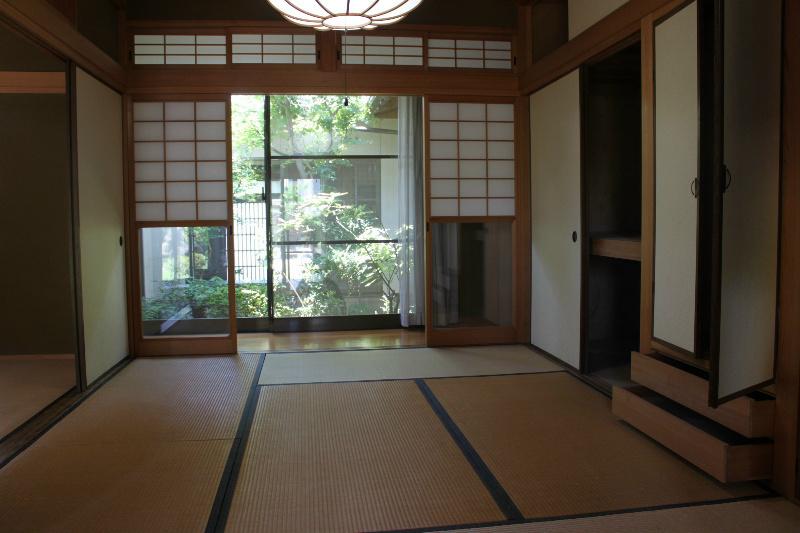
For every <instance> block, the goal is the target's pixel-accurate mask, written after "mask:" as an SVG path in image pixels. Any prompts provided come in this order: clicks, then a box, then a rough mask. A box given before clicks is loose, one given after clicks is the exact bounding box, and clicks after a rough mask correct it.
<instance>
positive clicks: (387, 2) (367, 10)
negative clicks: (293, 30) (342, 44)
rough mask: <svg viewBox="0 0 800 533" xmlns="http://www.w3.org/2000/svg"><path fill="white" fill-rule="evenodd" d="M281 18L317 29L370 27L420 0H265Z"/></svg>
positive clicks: (403, 12) (401, 15)
mask: <svg viewBox="0 0 800 533" xmlns="http://www.w3.org/2000/svg"><path fill="white" fill-rule="evenodd" d="M267 1H268V2H269V3H270V5H271V6H272V7H274V8H275V9H277V10H278V12H279V13H280V14H281V15H283V18H285V19H286V20H288V21H289V22H293V23H295V24H298V25H300V26H308V27H311V28H315V29H317V30H320V31H326V30H342V31H344V30H372V29H375V28H377V27H378V26H384V25H387V24H394V23H395V22H399V21H400V20H402V19H403V18H404V17H405V16H406V15H408V13H410V12H411V11H412V10H413V9H414V8H415V7H417V6H418V5H420V4H421V3H422V0H267Z"/></svg>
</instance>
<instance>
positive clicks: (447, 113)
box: [428, 102, 515, 217]
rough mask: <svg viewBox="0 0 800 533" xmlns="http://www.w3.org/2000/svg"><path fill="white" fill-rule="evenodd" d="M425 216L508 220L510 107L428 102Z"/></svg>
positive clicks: (510, 196) (511, 180) (511, 197)
mask: <svg viewBox="0 0 800 533" xmlns="http://www.w3.org/2000/svg"><path fill="white" fill-rule="evenodd" d="M429 139H430V141H429V145H428V153H429V158H430V172H429V176H430V202H431V203H430V215H431V217H454V216H455V217H466V216H469V217H476V216H477V217H486V216H514V197H515V193H514V189H515V187H514V183H515V182H514V178H515V171H514V105H513V104H510V103H479V102H432V103H431V104H430V107H429Z"/></svg>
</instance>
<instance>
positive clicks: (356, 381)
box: [258, 369, 567, 387]
mask: <svg viewBox="0 0 800 533" xmlns="http://www.w3.org/2000/svg"><path fill="white" fill-rule="evenodd" d="M561 372H567V371H566V370H563V369H561V370H542V371H541V372H508V373H505V374H466V375H458V376H429V377H407V378H375V379H347V380H341V381H300V382H297V383H259V384H258V386H259V387H291V386H293V385H335V384H337V383H381V382H394V381H416V380H418V379H423V380H426V381H428V380H434V379H467V378H501V377H510V376H537V375H539V374H558V373H561Z"/></svg>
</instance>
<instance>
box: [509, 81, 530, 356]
mask: <svg viewBox="0 0 800 533" xmlns="http://www.w3.org/2000/svg"><path fill="white" fill-rule="evenodd" d="M514 112H515V119H516V120H515V124H514V128H515V133H514V147H515V148H514V155H515V159H516V161H515V165H516V174H517V177H516V210H515V213H516V220H515V221H514V238H515V250H514V251H515V259H514V273H515V278H514V289H513V295H514V298H516V302H515V326H516V329H517V342H520V343H523V344H529V343H530V342H531V281H532V280H531V268H532V266H531V263H532V257H531V254H532V248H533V239H532V235H531V150H530V146H531V121H530V98H529V97H527V96H520V97H519V98H517V102H516V106H515V107H514Z"/></svg>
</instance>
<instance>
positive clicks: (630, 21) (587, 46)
mask: <svg viewBox="0 0 800 533" xmlns="http://www.w3.org/2000/svg"><path fill="white" fill-rule="evenodd" d="M685 3H687V0H630V1H629V2H627V3H626V4H624V5H623V6H622V7H620V8H619V9H617V10H615V11H614V12H612V13H611V14H610V15H608V16H607V17H605V18H604V19H603V20H601V21H600V22H598V23H597V24H595V25H593V26H592V27H590V28H589V29H587V30H586V31H584V32H583V33H581V34H580V35H578V36H577V37H575V38H574V39H572V40H570V41H568V42H567V43H566V44H564V45H562V46H561V47H559V48H558V49H556V50H555V51H554V52H553V53H551V54H549V55H547V56H545V57H543V58H542V59H541V60H539V61H537V62H536V63H534V64H533V65H532V66H531V68H530V69H529V70H528V71H527V72H525V73H524V74H523V75H522V77H521V79H520V90H521V92H522V94H530V93H533V92H536V91H537V90H538V89H541V88H542V87H544V86H545V85H549V84H550V83H552V82H554V81H555V80H557V79H558V78H560V77H562V76H564V75H565V74H568V73H569V72H572V71H573V70H575V69H576V68H578V67H579V66H581V65H582V64H583V63H585V62H586V61H587V60H589V59H591V58H592V57H594V56H596V55H598V54H600V53H602V52H603V51H604V50H606V49H608V48H610V47H612V46H615V45H616V44H617V43H619V42H620V41H622V40H624V39H626V38H628V37H630V36H631V35H634V34H635V33H637V32H639V30H640V28H641V22H642V19H643V18H645V17H646V16H648V15H650V14H652V13H657V12H659V11H661V10H663V9H664V8H665V7H669V8H670V9H674V8H675V6H680V5H682V4H685Z"/></svg>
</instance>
